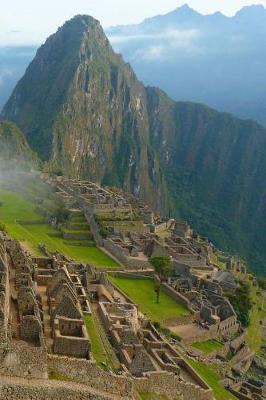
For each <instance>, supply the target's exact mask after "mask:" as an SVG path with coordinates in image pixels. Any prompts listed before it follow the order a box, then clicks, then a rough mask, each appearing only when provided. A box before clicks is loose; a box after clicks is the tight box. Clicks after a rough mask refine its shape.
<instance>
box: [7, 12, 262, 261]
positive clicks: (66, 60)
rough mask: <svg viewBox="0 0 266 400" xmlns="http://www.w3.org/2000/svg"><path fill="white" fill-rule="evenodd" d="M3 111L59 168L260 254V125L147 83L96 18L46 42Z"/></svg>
mask: <svg viewBox="0 0 266 400" xmlns="http://www.w3.org/2000/svg"><path fill="white" fill-rule="evenodd" d="M3 115H4V117H5V118H8V119H10V120H13V121H15V122H16V123H17V124H18V125H19V127H20V128H22V130H23V131H24V132H25V134H26V137H27V139H28V141H29V143H30V144H31V146H32V147H33V148H34V150H36V151H37V152H38V153H39V155H40V157H42V158H43V159H46V160H50V163H51V164H52V165H53V166H54V167H55V168H57V169H60V170H62V172H63V173H64V174H67V175H70V176H74V177H78V178H88V179H93V180H97V181H100V182H102V183H107V184H112V185H117V186H121V187H123V188H124V189H126V190H130V191H131V192H133V193H134V194H136V195H138V196H140V197H142V198H144V199H145V200H146V201H148V202H150V204H151V205H152V206H153V207H156V208H157V209H159V210H160V211H164V212H165V213H169V211H171V214H172V215H181V216H182V217H185V218H189V217H191V218H192V223H193V224H194V225H195V226H196V227H197V228H199V229H200V230H201V231H203V232H204V233H206V234H209V236H210V238H211V239H212V240H214V241H215V242H216V243H217V244H218V245H222V246H223V247H224V248H228V249H230V250H236V251H240V252H242V254H244V255H245V256H250V257H251V255H252V259H254V254H255V262H256V263H257V264H258V265H261V263H262V262H263V261H264V260H266V250H265V247H266V246H265V241H264V240H265V239H264V238H263V239H261V238H262V236H261V234H258V232H259V231H264V232H266V223H265V222H264V221H265V220H266V218H265V217H266V205H265V196H266V190H265V184H264V181H263V178H264V177H265V176H266V155H265V154H263V148H265V145H266V130H264V129H263V128H262V127H260V126H259V125H257V124H255V123H252V122H244V121H240V120H238V119H236V118H233V117H232V116H231V115H228V114H223V113H218V112H216V111H214V110H211V109H209V108H207V107H204V106H201V105H197V104H192V103H176V102H174V101H173V100H171V99H170V98H168V97H167V96H166V95H165V94H164V93H163V92H162V91H160V90H159V89H155V88H145V87H144V86H143V85H142V84H141V83H140V82H139V81H138V80H137V78H136V76H135V74H134V72H133V70H132V69H131V67H130V66H129V65H128V64H125V63H124V62H123V60H122V58H121V57H120V56H119V55H117V54H115V53H114V52H113V50H112V48H111V46H110V44H109V42H108V40H107V38H106V36H105V35H104V33H103V30H102V28H101V26H100V24H99V22H98V21H96V20H94V19H93V18H91V17H88V16H77V17H75V18H73V19H72V20H70V21H69V22H67V23H66V24H65V25H64V26H63V27H62V28H60V29H59V30H58V32H57V33H56V34H55V35H53V36H51V37H50V38H49V39H48V40H47V42H46V43H45V44H44V45H43V46H42V47H41V48H40V49H39V51H38V52H37V55H36V57H35V59H34V61H33V62H32V63H31V65H30V66H29V68H28V69H27V71H26V74H25V76H24V77H23V78H22V80H21V81H20V82H19V84H18V85H17V87H16V88H15V90H14V92H13V94H12V96H11V98H10V100H9V101H8V103H7V104H6V106H5V108H4V111H3ZM254 246H257V248H256V251H254ZM263 248H264V250H263Z"/></svg>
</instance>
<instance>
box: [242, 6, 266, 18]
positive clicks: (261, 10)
mask: <svg viewBox="0 0 266 400" xmlns="http://www.w3.org/2000/svg"><path fill="white" fill-rule="evenodd" d="M265 14H266V8H265V7H264V6H263V5H262V4H254V5H251V6H246V7H243V8H242V9H241V10H239V11H238V12H237V13H236V15H235V16H236V17H258V18H261V17H262V16H263V18H264V17H265Z"/></svg>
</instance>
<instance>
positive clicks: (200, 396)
mask: <svg viewBox="0 0 266 400" xmlns="http://www.w3.org/2000/svg"><path fill="white" fill-rule="evenodd" d="M195 375H196V373H195ZM134 386H135V388H136V390H138V391H139V392H143V393H146V392H150V393H158V394H161V395H166V396H169V398H170V399H173V398H177V399H182V400H213V399H214V397H213V393H212V391H211V389H209V388H208V386H207V385H206V388H205V389H203V388H200V387H198V386H195V385H193V384H191V383H187V382H183V381H181V380H180V379H179V377H178V376H175V375H173V374H170V373H167V372H151V373H148V374H146V376H145V377H143V378H135V379H134Z"/></svg>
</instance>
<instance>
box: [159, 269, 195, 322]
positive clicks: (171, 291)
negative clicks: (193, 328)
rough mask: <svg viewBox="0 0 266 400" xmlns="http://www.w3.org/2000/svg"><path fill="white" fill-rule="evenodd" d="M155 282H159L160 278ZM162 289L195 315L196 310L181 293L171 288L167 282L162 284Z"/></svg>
mask: <svg viewBox="0 0 266 400" xmlns="http://www.w3.org/2000/svg"><path fill="white" fill-rule="evenodd" d="M155 280H156V281H157V282H159V278H158V277H155ZM162 287H163V290H164V292H165V293H167V294H168V296H170V297H172V298H173V299H174V300H175V301H176V302H177V303H179V304H182V305H183V306H185V307H187V308H188V309H189V310H190V311H191V313H193V314H194V310H193V309H192V307H191V305H190V301H189V300H188V299H187V298H186V297H185V296H183V295H182V294H181V293H179V292H178V291H177V290H175V289H174V288H173V287H171V286H169V285H168V284H167V283H165V282H164V283H163V284H162Z"/></svg>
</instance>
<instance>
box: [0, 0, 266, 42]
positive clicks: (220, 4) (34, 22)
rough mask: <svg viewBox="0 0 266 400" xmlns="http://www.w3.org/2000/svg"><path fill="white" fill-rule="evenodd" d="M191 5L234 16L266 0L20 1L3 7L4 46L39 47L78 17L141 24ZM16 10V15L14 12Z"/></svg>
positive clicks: (0, 38) (265, 3)
mask: <svg viewBox="0 0 266 400" xmlns="http://www.w3.org/2000/svg"><path fill="white" fill-rule="evenodd" d="M184 4H188V5H189V6H190V7H191V8H193V9H194V10H195V11H198V12H200V13H202V14H212V13H215V12H222V13H223V14H225V15H227V16H233V15H235V14H236V13H237V11H239V10H240V9H241V8H242V7H244V6H250V5H263V6H266V0H261V1H250V0H234V2H232V1H231V0H216V1H213V0H187V1H184V0H163V1H158V2H154V1H153V0H146V1H145V2H143V0H135V1H134V3H132V2H131V1H129V0H112V1H110V0H76V1H75V2H71V4H70V2H68V3H66V2H64V3H63V2H62V1H57V2H56V3H55V2H54V1H52V0H47V1H46V2H45V4H44V3H43V4H40V3H39V2H38V3H36V1H34V0H28V1H27V6H25V3H24V2H23V3H22V2H21V1H19V0H13V1H12V0H11V1H10V2H6V3H5V4H3V5H2V9H1V11H2V12H1V16H0V26H1V29H0V46H2V47H3V46H17V45H19V46H21V45H39V44H40V43H42V42H44V41H45V39H46V38H47V37H48V36H49V35H50V34H52V33H53V32H55V31H56V30H57V28H58V27H59V26H61V25H62V24H63V23H64V22H65V21H66V20H68V19H70V18H72V17H73V16H74V15H77V14H89V15H92V16H93V17H95V18H97V19H98V20H100V22H101V24H102V25H103V26H104V27H109V26H115V25H124V24H126V25H127V24H133V23H140V22H142V21H143V20H144V19H146V18H149V17H153V16H156V15H159V14H166V13H168V12H171V11H173V10H174V9H176V8H178V7H181V6H182V5H184ZM14 9H15V10H16V12H15V13H14Z"/></svg>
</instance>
